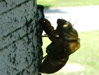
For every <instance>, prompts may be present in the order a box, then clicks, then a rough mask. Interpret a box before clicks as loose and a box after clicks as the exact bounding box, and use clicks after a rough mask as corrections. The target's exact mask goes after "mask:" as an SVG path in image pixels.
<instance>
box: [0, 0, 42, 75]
mask: <svg viewBox="0 0 99 75" xmlns="http://www.w3.org/2000/svg"><path fill="white" fill-rule="evenodd" d="M39 19H40V17H39V16H38V12H37V4H36V0H0V75H39V74H40V73H39V65H40V62H41V58H42V49H41V45H42V39H41V34H42V27H40V26H39V24H38V20H39Z"/></svg>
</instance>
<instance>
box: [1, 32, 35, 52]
mask: <svg viewBox="0 0 99 75" xmlns="http://www.w3.org/2000/svg"><path fill="white" fill-rule="evenodd" d="M32 32H34V31H33V30H31V32H29V33H27V34H25V35H23V36H22V37H20V38H18V39H16V40H14V41H12V43H10V44H8V45H6V46H4V47H3V48H1V49H0V51H2V50H4V49H6V48H8V47H9V46H10V45H11V44H13V43H15V42H17V41H19V40H22V39H23V38H24V37H26V36H27V35H30V34H31V33H32Z"/></svg>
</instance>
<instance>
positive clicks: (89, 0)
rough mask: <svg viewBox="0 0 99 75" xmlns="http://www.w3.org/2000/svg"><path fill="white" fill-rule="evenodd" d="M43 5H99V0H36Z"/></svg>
mask: <svg viewBox="0 0 99 75" xmlns="http://www.w3.org/2000/svg"><path fill="white" fill-rule="evenodd" d="M37 3H38V4H41V5H44V6H45V7H59V6H82V5H99V0H37Z"/></svg>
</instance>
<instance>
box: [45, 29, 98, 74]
mask: <svg viewBox="0 0 99 75" xmlns="http://www.w3.org/2000/svg"><path fill="white" fill-rule="evenodd" d="M79 37H80V39H81V48H80V49H79V50H78V51H76V52H75V53H74V54H72V55H71V56H70V58H69V61H68V63H77V64H80V65H82V66H84V67H85V70H83V71H81V72H65V71H64V72H63V71H60V72H58V73H54V74H51V75H60V74H61V75H66V74H67V75H81V74H82V75H98V74H99V31H90V32H80V33H79ZM43 43H44V45H43V50H44V51H45V50H46V46H47V45H48V44H49V43H50V41H49V40H48V38H43Z"/></svg>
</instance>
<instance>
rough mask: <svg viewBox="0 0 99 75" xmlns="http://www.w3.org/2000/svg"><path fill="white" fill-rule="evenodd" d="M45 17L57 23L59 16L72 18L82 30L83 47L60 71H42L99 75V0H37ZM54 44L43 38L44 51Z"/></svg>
mask: <svg viewBox="0 0 99 75" xmlns="http://www.w3.org/2000/svg"><path fill="white" fill-rule="evenodd" d="M37 3H38V4H41V5H44V7H45V9H44V13H45V17H46V18H47V19H48V20H49V21H50V22H51V24H52V25H53V26H54V28H55V27H56V25H57V24H56V21H57V19H58V18H63V19H65V20H68V21H70V22H71V23H72V24H73V27H74V28H75V29H76V30H77V31H78V33H79V37H80V40H81V47H80V49H79V50H78V51H76V52H75V53H74V54H72V55H71V56H70V58H69V61H68V62H67V64H66V65H65V66H64V67H63V68H62V69H61V70H60V71H58V72H56V73H53V74H42V75H99V0H37ZM49 44H50V40H49V39H48V38H47V37H44V38H43V51H44V56H45V55H46V52H45V51H46V47H47V45H49Z"/></svg>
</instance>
